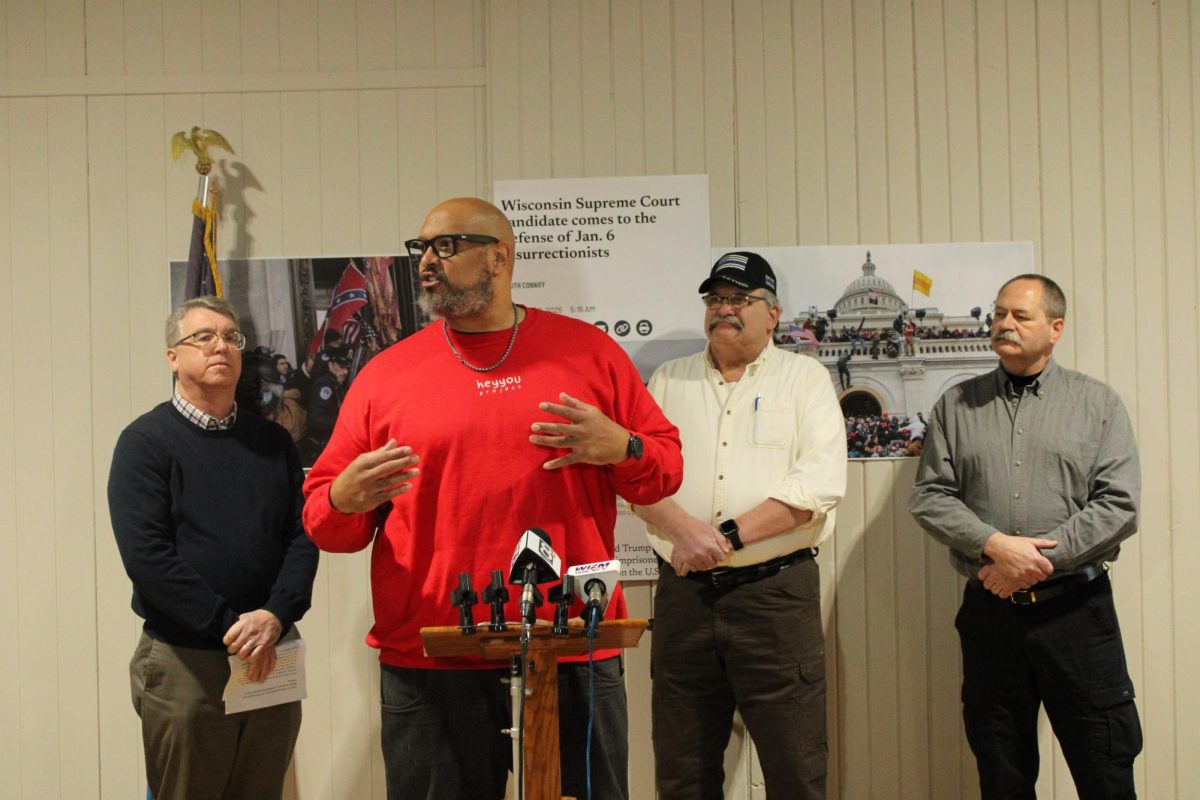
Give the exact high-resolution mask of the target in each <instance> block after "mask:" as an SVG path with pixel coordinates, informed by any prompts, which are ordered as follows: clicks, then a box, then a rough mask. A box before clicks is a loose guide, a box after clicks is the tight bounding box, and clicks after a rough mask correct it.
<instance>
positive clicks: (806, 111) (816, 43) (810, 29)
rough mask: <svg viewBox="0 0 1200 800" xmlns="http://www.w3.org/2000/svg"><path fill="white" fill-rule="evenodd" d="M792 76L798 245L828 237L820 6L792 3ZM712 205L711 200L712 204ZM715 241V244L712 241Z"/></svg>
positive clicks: (803, 0) (816, 0) (815, 0)
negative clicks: (794, 82)
mask: <svg viewBox="0 0 1200 800" xmlns="http://www.w3.org/2000/svg"><path fill="white" fill-rule="evenodd" d="M792 25H793V27H792V36H793V37H794V38H795V47H794V51H795V67H794V69H795V75H796V99H795V104H796V109H797V114H796V212H797V217H798V219H797V228H796V243H797V244H826V243H828V242H829V240H830V239H829V237H830V220H829V179H828V175H829V173H828V169H827V166H828V161H829V158H828V148H827V147H826V136H827V132H828V126H827V124H826V120H825V117H826V113H827V112H826V107H825V27H824V24H823V20H822V11H821V0H796V2H795V4H794V11H793V12H792ZM709 202H710V203H715V202H716V201H715V200H712V199H710V201H709ZM715 241H719V240H715Z"/></svg>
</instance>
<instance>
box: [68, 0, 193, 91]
mask: <svg viewBox="0 0 1200 800" xmlns="http://www.w3.org/2000/svg"><path fill="white" fill-rule="evenodd" d="M143 2H153V0H143ZM159 5H160V6H161V8H162V11H161V20H162V21H161V25H162V42H161V44H158V45H151V46H153V47H155V49H156V50H157V51H158V54H159V55H160V57H161V59H162V68H161V69H160V70H154V71H155V72H160V71H161V72H165V73H166V74H168V75H197V74H200V73H202V72H203V71H204V51H205V41H204V6H203V4H201V3H197V2H195V0H162V2H161V3H160V4H159ZM88 21H89V23H90V21H91V15H90V14H89V15H88ZM132 27H139V28H140V27H141V23H139V22H138V21H137V18H136V17H135V18H134V20H133V22H132ZM143 35H144V34H143ZM90 36H91V31H90V26H89V40H88V41H89V43H90V41H91V39H90ZM129 49H130V48H128V47H127V48H126V51H127V52H128V50H129ZM133 74H137V73H133Z"/></svg>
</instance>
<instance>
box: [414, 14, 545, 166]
mask: <svg viewBox="0 0 1200 800" xmlns="http://www.w3.org/2000/svg"><path fill="white" fill-rule="evenodd" d="M487 27H488V30H487V35H488V59H489V61H490V63H491V65H492V67H491V68H492V70H494V72H495V78H494V79H493V80H491V81H490V82H489V85H488V129H489V140H488V155H489V158H490V160H491V167H492V179H493V180H508V179H511V178H519V177H520V176H521V168H522V164H521V153H522V148H521V131H522V127H521V64H522V63H523V61H522V56H521V50H520V47H519V46H518V45H517V44H516V43H517V42H519V41H520V38H521V25H520V16H519V15H518V14H517V13H515V10H514V9H513V8H512V5H511V4H502V3H492V4H490V5H489V6H488V25H487ZM430 99H431V100H432V96H431V98H430ZM436 112H437V106H436V105H435V104H434V103H433V102H431V103H430V105H429V106H428V107H427V108H425V107H423V108H422V109H421V114H422V118H423V119H427V120H428V121H429V122H430V123H431V124H432V125H434V126H436V128H437V129H438V130H441V128H442V126H441V124H440V121H439V120H438V118H437V115H436Z"/></svg>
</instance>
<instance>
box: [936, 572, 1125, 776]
mask: <svg viewBox="0 0 1200 800" xmlns="http://www.w3.org/2000/svg"><path fill="white" fill-rule="evenodd" d="M955 626H956V627H957V628H958V633H959V638H960V639H961V641H962V653H963V689H962V699H963V721H964V723H965V725H966V731H967V741H968V742H969V743H970V745H971V751H972V752H973V753H974V754H975V760H976V763H977V764H978V767H979V785H980V788H981V790H982V795H983V798H984V800H992V799H993V798H995V799H996V800H999V799H1000V798H1003V800H1026V798H1028V799H1029V800H1032V798H1035V797H1036V794H1035V792H1034V784H1035V783H1036V782H1037V777H1038V767H1039V757H1038V740H1037V718H1038V708H1039V706H1042V705H1044V706H1045V707H1046V716H1047V717H1049V718H1050V726H1051V727H1052V728H1053V729H1054V735H1055V736H1057V737H1058V741H1059V744H1060V745H1061V746H1062V751H1063V756H1064V757H1065V758H1066V761H1067V766H1068V767H1069V768H1070V770H1071V777H1072V778H1074V780H1075V789H1076V791H1077V792H1078V793H1079V797H1080V799H1081V800H1100V799H1101V798H1103V799H1104V800H1108V798H1133V797H1135V796H1136V795H1135V793H1134V787H1133V760H1134V758H1135V757H1136V756H1137V754H1138V753H1139V752H1141V749H1142V728H1141V724H1140V722H1139V720H1138V713H1137V708H1136V707H1135V706H1134V703H1133V683H1132V681H1130V679H1129V672H1128V670H1127V669H1126V665H1125V649H1124V646H1123V645H1122V642H1121V630H1120V628H1119V627H1118V625H1117V612H1116V608H1114V606H1113V599H1112V585H1111V584H1110V583H1109V580H1108V576H1107V575H1103V576H1101V577H1099V578H1097V579H1095V580H1093V581H1091V582H1090V583H1088V584H1087V585H1086V586H1082V587H1079V588H1078V589H1076V590H1074V591H1072V592H1071V593H1070V594H1068V595H1066V596H1063V597H1058V598H1054V599H1051V600H1048V601H1046V602H1044V603H1037V604H1034V605H1028V606H1021V605H1014V604H1012V603H1010V602H1009V601H1007V600H1001V599H1000V598H998V597H996V596H995V595H993V594H992V593H991V592H989V591H987V590H986V589H983V588H982V587H980V586H977V585H975V584H973V583H972V584H968V586H967V588H966V591H965V592H964V594H963V603H962V607H961V608H960V609H959V611H958V617H957V618H956V620H955Z"/></svg>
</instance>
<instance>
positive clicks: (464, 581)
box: [450, 572, 479, 636]
mask: <svg viewBox="0 0 1200 800" xmlns="http://www.w3.org/2000/svg"><path fill="white" fill-rule="evenodd" d="M478 599H479V598H478V596H477V595H476V594H475V590H474V589H472V588H471V575H470V573H467V572H460V573H458V588H457V589H454V590H453V591H451V592H450V603H451V604H452V605H455V606H458V626H459V627H460V628H462V632H463V636H470V635H471V634H472V633H474V632H475V613H474V605H475V603H476V602H478Z"/></svg>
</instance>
